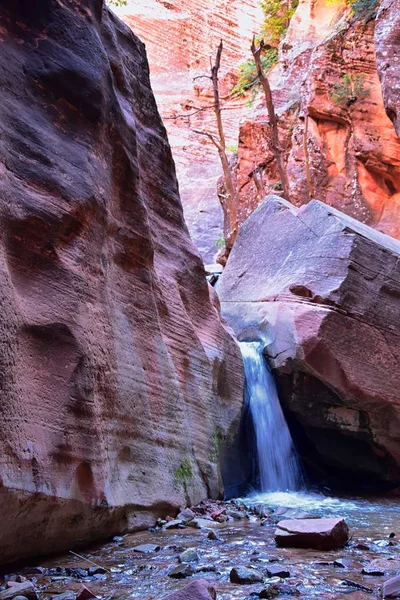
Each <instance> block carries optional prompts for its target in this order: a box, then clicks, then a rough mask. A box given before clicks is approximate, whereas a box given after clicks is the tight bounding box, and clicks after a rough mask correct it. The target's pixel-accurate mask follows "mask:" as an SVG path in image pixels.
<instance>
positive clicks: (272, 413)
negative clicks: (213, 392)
mask: <svg viewBox="0 0 400 600" xmlns="http://www.w3.org/2000/svg"><path fill="white" fill-rule="evenodd" d="M239 345H240V349H241V352H242V356H243V362H244V371H245V377H246V394H247V400H248V402H249V409H250V413H251V416H252V419H253V424H254V430H255V436H256V446H257V453H258V464H259V471H260V487H261V490H260V491H261V492H274V491H287V490H290V491H296V490H300V489H301V488H302V487H303V478H302V475H301V470H300V465H299V460H298V458H297V454H296V450H295V447H294V444H293V440H292V438H291V435H290V432H289V428H288V426H287V423H286V420H285V417H284V415H283V412H282V408H281V405H280V403H279V398H278V393H277V389H276V385H275V381H274V378H273V376H272V373H271V371H270V369H269V367H268V365H267V363H266V361H265V359H264V357H263V354H262V352H263V347H264V346H263V344H262V343H260V342H240V344H239Z"/></svg>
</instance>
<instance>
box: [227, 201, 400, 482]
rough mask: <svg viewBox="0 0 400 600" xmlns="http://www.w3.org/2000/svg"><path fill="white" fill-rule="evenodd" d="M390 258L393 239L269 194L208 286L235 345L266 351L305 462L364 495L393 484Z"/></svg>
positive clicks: (393, 282) (396, 385)
mask: <svg viewBox="0 0 400 600" xmlns="http://www.w3.org/2000/svg"><path fill="white" fill-rule="evenodd" d="M399 259H400V242H398V241H397V240H394V239H393V238H391V237H389V236H385V235H383V234H382V233H380V232H377V231H375V230H373V229H371V228H369V227H367V226H365V225H362V224H361V223H359V222H358V221H356V220H354V219H351V218H350V217H348V216H346V215H344V214H343V213H340V212H339V211H336V210H335V209H333V208H330V207H328V206H327V205H326V204H323V203H321V202H317V201H315V200H314V201H312V202H310V203H309V204H307V205H306V206H303V207H301V208H300V209H296V208H295V207H293V206H292V205H290V204H289V203H287V202H285V201H282V200H280V199H279V198H277V197H276V196H275V197H270V198H269V199H267V200H266V201H265V202H264V203H263V204H261V205H260V206H259V207H258V209H257V210H256V211H255V212H254V213H253V214H252V215H251V216H250V218H249V219H248V220H247V221H246V223H245V224H244V225H243V226H242V228H241V231H240V233H239V236H238V238H237V241H236V242H235V245H234V247H233V250H232V252H231V255H230V257H229V260H228V263H227V266H226V267H225V270H224V272H223V274H222V275H221V277H220V279H219V281H218V284H217V291H218V294H219V297H220V300H221V306H222V311H223V314H224V316H225V318H226V319H227V321H228V323H229V324H230V325H231V326H232V327H233V328H234V330H235V332H236V334H237V335H238V337H239V339H241V340H253V339H256V340H257V339H263V340H264V341H265V348H266V350H265V352H266V354H267V355H268V357H269V361H270V364H271V367H272V368H273V369H274V372H275V374H276V375H277V379H278V385H279V391H280V396H281V400H282V402H283V404H284V408H285V409H286V412H287V416H288V418H289V421H290V423H291V424H292V425H293V433H294V434H295V437H296V441H297V443H298V444H299V449H300V450H301V452H302V453H303V455H304V456H305V458H307V459H308V460H311V461H315V460H316V459H318V457H319V459H318V460H319V466H320V467H322V468H323V469H324V470H325V471H326V472H327V473H328V474H333V473H337V474H340V475H341V476H343V475H346V476H348V477H350V478H351V480H352V481H353V482H354V481H355V480H356V478H358V479H362V480H363V481H365V482H367V483H368V484H369V485H371V483H372V482H375V483H376V482H390V483H391V484H398V483H399V482H400V400H399V395H398V392H397V390H398V389H400V370H399V368H398V366H399V365H398V356H399V354H400V338H399V328H398V327H399V326H398V324H399V322H400V260H399ZM308 464H309V463H308Z"/></svg>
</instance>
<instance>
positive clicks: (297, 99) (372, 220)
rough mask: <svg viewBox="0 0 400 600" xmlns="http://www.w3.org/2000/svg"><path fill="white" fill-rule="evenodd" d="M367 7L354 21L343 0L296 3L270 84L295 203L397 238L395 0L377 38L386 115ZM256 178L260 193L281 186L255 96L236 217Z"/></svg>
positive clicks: (247, 204) (399, 165)
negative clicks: (318, 206) (322, 206)
mask: <svg viewBox="0 0 400 600" xmlns="http://www.w3.org/2000/svg"><path fill="white" fill-rule="evenodd" d="M364 5H365V6H367V3H365V4H362V3H356V6H357V7H358V8H357V11H356V14H355V15H352V14H349V12H348V11H346V9H345V6H344V3H340V2H334V3H333V2H330V1H329V0H300V3H299V6H298V9H297V11H296V13H295V15H294V17H293V18H292V22H291V25H290V27H289V30H288V33H287V36H286V38H285V40H284V41H283V42H282V44H281V47H280V59H279V63H278V65H277V66H276V67H275V68H274V69H273V71H272V72H271V75H270V81H271V87H272V89H273V97H274V102H275V106H276V110H277V113H278V115H279V120H280V133H281V141H282V146H283V148H284V151H285V157H286V164H287V170H288V176H289V181H290V188H291V201H292V202H293V203H295V204H296V205H301V204H304V203H306V202H308V201H309V199H310V198H312V197H314V198H317V199H318V200H321V201H323V202H326V203H327V204H328V205H330V206H333V207H335V208H337V209H340V210H342V211H344V212H345V213H346V214H348V215H350V216H353V217H355V218H357V219H359V220H360V221H362V222H364V223H366V224H368V225H371V226H373V227H376V228H377V229H379V230H381V231H383V232H384V233H387V234H389V235H392V236H394V237H400V141H399V138H398V135H397V134H396V131H395V128H394V127H393V124H392V122H391V120H390V118H389V117H391V118H396V117H395V115H396V114H397V113H396V111H397V108H396V107H395V104H396V102H398V93H397V91H396V90H397V87H398V86H397V83H396V82H397V81H398V68H397V64H398V54H399V39H398V27H397V28H396V19H397V20H398V12H399V11H398V7H396V3H395V2H390V1H387V2H384V3H383V5H384V6H385V5H387V7H386V8H384V6H382V9H381V11H380V13H379V15H380V16H379V19H378V23H377V30H378V32H377V35H376V38H375V39H376V40H377V52H378V67H379V71H380V75H381V77H382V81H383V88H384V89H383V91H384V97H385V102H386V105H387V108H388V114H387V113H386V111H385V106H384V104H383V100H382V89H381V83H380V80H379V76H378V71H377V64H376V58H375V45H374V28H375V20H374V13H373V10H369V11H368V10H366V9H365V10H361V8H360V7H362V6H364ZM372 5H373V2H370V3H368V6H372ZM395 57H397V59H395ZM396 94H397V99H395V97H396ZM388 115H389V116H388ZM307 162H308V165H309V178H308V181H307ZM254 172H259V173H262V176H263V181H264V188H265V189H264V192H265V193H268V192H274V190H278V189H279V177H278V175H277V169H276V165H275V160H274V158H273V154H272V152H271V150H270V145H269V133H268V127H267V113H266V109H265V106H264V103H263V101H262V99H261V96H260V99H259V101H258V102H256V103H255V105H254V108H253V110H252V111H251V113H249V115H248V116H247V117H246V119H244V120H243V122H242V124H241V128H240V140H239V163H238V173H237V177H238V184H239V190H240V210H241V220H242V221H244V220H245V218H246V217H247V216H248V215H249V214H250V213H251V212H252V211H253V210H254V209H255V208H256V206H257V205H258V203H259V201H260V194H259V191H258V190H257V187H256V185H255V182H254V177H253V173H254Z"/></svg>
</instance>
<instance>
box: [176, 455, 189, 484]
mask: <svg viewBox="0 0 400 600" xmlns="http://www.w3.org/2000/svg"><path fill="white" fill-rule="evenodd" d="M192 477H193V471H192V463H191V462H190V460H189V459H187V458H184V459H183V461H182V462H181V464H180V465H179V467H178V468H177V469H176V471H175V473H174V479H175V482H176V483H178V484H181V485H183V486H184V487H186V484H187V482H188V481H190V479H192Z"/></svg>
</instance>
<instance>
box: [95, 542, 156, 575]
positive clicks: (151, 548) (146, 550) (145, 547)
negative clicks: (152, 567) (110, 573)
mask: <svg viewBox="0 0 400 600" xmlns="http://www.w3.org/2000/svg"><path fill="white" fill-rule="evenodd" d="M159 550H160V546H157V544H140V545H139V546H135V547H134V548H133V551H134V552H139V553H141V554H152V553H153V552H159ZM103 572H105V571H103Z"/></svg>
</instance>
